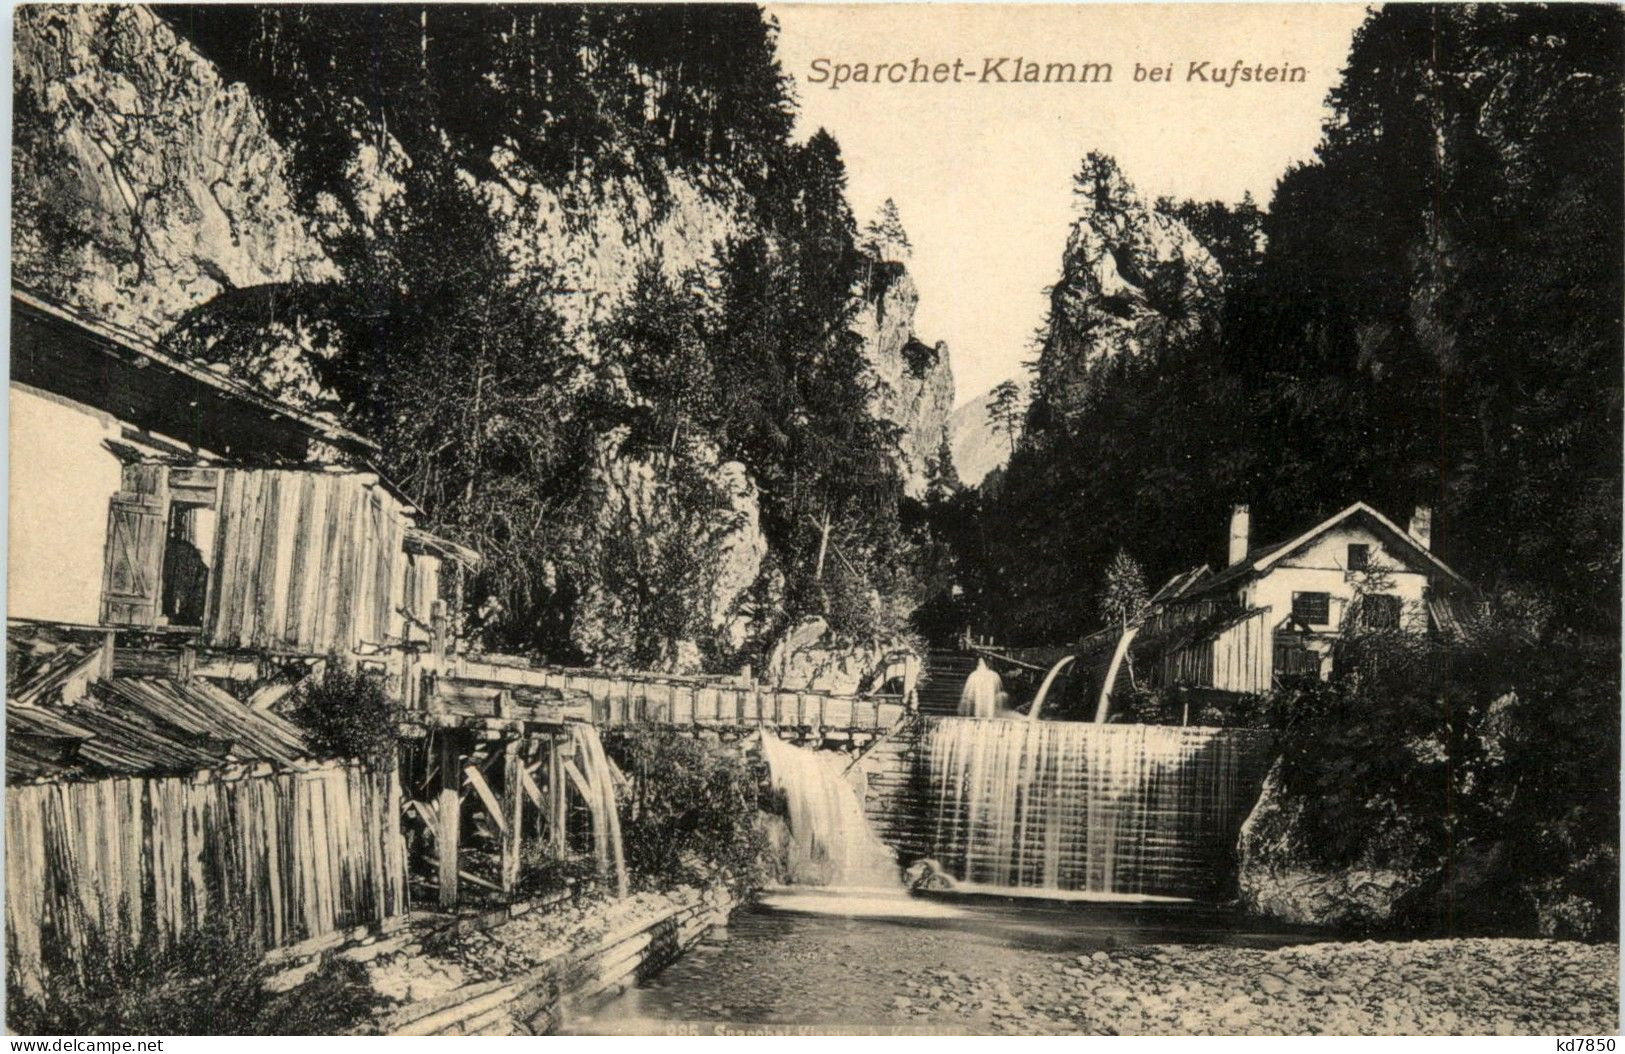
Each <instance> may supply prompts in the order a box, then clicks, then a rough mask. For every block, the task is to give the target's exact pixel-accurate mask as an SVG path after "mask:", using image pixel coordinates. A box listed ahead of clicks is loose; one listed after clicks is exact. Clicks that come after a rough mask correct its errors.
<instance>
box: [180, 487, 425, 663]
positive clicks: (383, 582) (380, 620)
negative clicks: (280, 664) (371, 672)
mask: <svg viewBox="0 0 1625 1054" xmlns="http://www.w3.org/2000/svg"><path fill="white" fill-rule="evenodd" d="M218 515H219V518H218V526H217V533H216V543H215V564H214V566H213V567H212V568H211V572H210V579H211V581H210V587H209V610H208V616H207V623H208V624H207V627H206V629H207V635H208V640H209V643H210V644H212V645H214V646H216V647H223V648H272V649H279V650H287V651H295V652H299V653H301V654H307V655H316V654H324V653H327V652H330V651H348V650H350V649H352V648H354V647H355V646H356V645H357V644H359V643H362V642H363V641H366V642H373V643H383V642H384V640H385V639H386V637H389V636H394V637H400V636H401V629H402V627H401V620H400V618H399V616H398V615H397V614H396V609H397V608H399V607H401V606H402V605H403V604H404V603H405V602H406V600H407V595H406V594H407V587H406V579H407V573H408V560H407V554H406V553H405V552H404V551H403V550H402V548H401V545H402V541H403V540H404V538H405V535H406V529H407V527H408V526H409V524H408V520H407V516H406V513H405V510H404V509H403V508H402V507H401V506H400V504H399V503H398V502H396V501H395V499H394V498H393V497H391V496H390V495H389V494H388V492H386V491H385V490H384V489H383V488H382V487H379V486H377V485H376V483H375V481H374V480H373V479H372V477H370V476H367V475H363V474H359V473H343V474H338V473H324V472H304V471H280V470H262V469H254V470H248V469H232V470H226V471H224V472H223V478H222V480H221V487H220V508H219V514H218ZM418 559H419V560H420V561H421V560H423V559H424V558H421V557H420V558H418ZM431 582H432V576H429V575H427V574H426V573H424V574H422V576H421V577H420V578H419V580H418V581H417V582H415V583H414V585H415V586H416V588H414V589H413V590H412V597H411V599H412V601H413V603H414V605H416V607H415V608H414V609H413V613H414V615H416V616H417V617H418V618H419V619H420V620H421V621H422V622H424V623H427V622H428V621H429V615H430V612H429V607H430V605H431V604H432V603H433V601H434V599H435V598H434V597H433V596H432V595H429V596H426V595H424V594H425V592H426V591H427V589H429V588H432V585H431Z"/></svg>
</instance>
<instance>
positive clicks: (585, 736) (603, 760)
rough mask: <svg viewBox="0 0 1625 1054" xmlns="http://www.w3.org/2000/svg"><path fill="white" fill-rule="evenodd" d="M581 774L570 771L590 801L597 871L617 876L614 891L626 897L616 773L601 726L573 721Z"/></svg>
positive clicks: (572, 726)
mask: <svg viewBox="0 0 1625 1054" xmlns="http://www.w3.org/2000/svg"><path fill="white" fill-rule="evenodd" d="M570 735H571V737H572V739H573V740H574V742H573V744H572V745H573V746H574V748H575V755H576V759H577V760H579V766H578V768H579V774H577V773H571V774H570V777H571V779H572V780H573V781H574V782H575V783H576V789H577V790H578V791H580V792H581V796H582V798H583V799H584V800H585V801H586V803H587V811H588V812H589V813H590V814H591V816H592V848H593V852H594V853H596V854H597V857H598V873H599V874H600V875H604V876H606V877H607V876H609V875H611V874H613V875H614V876H615V890H616V893H617V894H618V895H619V896H623V897H624V896H626V893H627V881H626V852H625V850H624V849H623V847H622V844H621V816H620V813H619V811H617V809H616V807H615V781H614V773H613V772H612V771H611V770H610V767H609V758H607V757H605V756H604V744H603V741H602V740H601V739H599V738H598V729H597V728H596V727H594V726H593V725H589V724H571V725H570Z"/></svg>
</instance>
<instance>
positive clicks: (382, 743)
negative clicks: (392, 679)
mask: <svg viewBox="0 0 1625 1054" xmlns="http://www.w3.org/2000/svg"><path fill="white" fill-rule="evenodd" d="M288 716H289V718H290V719H291V720H292V721H293V722H294V723H295V724H298V725H299V726H300V727H302V728H303V729H304V730H305V732H306V734H307V736H308V737H309V739H310V745H311V750H312V752H314V753H315V754H316V755H317V756H319V757H332V758H360V759H362V760H364V761H368V762H372V763H373V764H382V763H385V762H387V761H388V760H389V759H391V758H393V757H394V752H395V737H396V735H397V732H398V728H397V726H398V724H399V722H400V707H398V706H397V705H396V704H395V703H393V702H391V701H390V699H389V696H388V695H387V694H385V692H384V686H383V683H382V682H381V681H380V680H379V679H378V678H377V677H373V676H370V675H368V674H366V673H363V672H361V671H360V670H355V669H350V668H348V667H346V666H345V665H344V664H343V663H342V662H341V661H340V660H339V659H337V658H336V657H330V658H328V660H327V669H326V670H325V671H324V672H323V674H322V676H321V677H320V678H319V679H315V680H312V681H308V682H306V683H305V684H304V685H302V686H301V687H299V688H297V689H295V690H294V692H293V698H292V701H291V703H290V704H289V707H288Z"/></svg>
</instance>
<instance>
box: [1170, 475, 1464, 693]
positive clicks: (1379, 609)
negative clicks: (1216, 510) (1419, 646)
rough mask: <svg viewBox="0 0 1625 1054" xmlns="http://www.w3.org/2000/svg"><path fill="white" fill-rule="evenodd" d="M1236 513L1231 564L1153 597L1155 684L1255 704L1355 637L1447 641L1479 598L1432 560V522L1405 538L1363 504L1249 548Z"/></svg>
mask: <svg viewBox="0 0 1625 1054" xmlns="http://www.w3.org/2000/svg"><path fill="white" fill-rule="evenodd" d="M1250 527H1251V516H1250V513H1249V510H1248V508H1247V506H1245V505H1238V506H1236V508H1235V509H1234V510H1233V511H1232V515H1231V524H1230V545H1229V554H1228V555H1229V561H1228V565H1227V566H1226V567H1224V568H1223V569H1222V570H1220V571H1218V572H1217V573H1215V572H1213V571H1212V570H1211V569H1210V568H1209V567H1208V566H1206V565H1203V566H1200V567H1196V568H1193V569H1191V570H1190V571H1187V572H1185V573H1184V574H1181V575H1176V576H1175V577H1174V578H1173V579H1171V580H1170V581H1169V582H1168V583H1167V584H1166V585H1164V586H1163V587H1162V589H1160V590H1158V591H1157V593H1156V594H1155V595H1154V596H1153V597H1152V599H1151V614H1150V617H1149V619H1148V620H1147V621H1148V630H1149V632H1147V633H1145V634H1143V635H1142V639H1144V640H1147V641H1155V642H1156V647H1157V651H1158V655H1157V656H1156V658H1155V661H1154V662H1153V663H1152V664H1151V667H1152V676H1153V679H1154V680H1156V681H1157V682H1159V683H1163V684H1169V685H1175V686H1181V687H1191V688H1206V689H1212V690H1214V691H1219V692H1229V693H1248V694H1260V693H1263V692H1267V691H1269V690H1270V689H1271V688H1273V687H1276V686H1278V685H1280V684H1281V683H1282V682H1283V681H1288V680H1290V679H1292V678H1295V677H1319V678H1324V677H1325V676H1328V675H1329V674H1330V672H1331V656H1332V644H1333V642H1334V641H1335V640H1336V639H1337V638H1338V636H1340V635H1341V634H1343V633H1344V632H1346V631H1348V630H1351V629H1403V630H1409V631H1412V632H1418V633H1421V632H1450V631H1452V630H1453V629H1454V628H1455V627H1456V626H1457V625H1458V624H1459V620H1460V614H1461V612H1462V610H1463V606H1464V605H1465V604H1467V603H1468V602H1470V601H1471V599H1472V598H1473V597H1474V595H1475V592H1474V590H1473V588H1472V586H1471V585H1470V584H1469V583H1468V582H1467V581H1466V580H1464V579H1463V578H1462V577H1461V576H1460V575H1458V574H1457V573H1456V572H1455V571H1453V570H1451V569H1450V567H1449V566H1448V565H1446V564H1445V562H1444V561H1443V560H1441V559H1439V557H1438V555H1437V554H1436V553H1434V552H1433V551H1432V545H1431V542H1432V529H1431V527H1432V513H1431V511H1430V510H1428V509H1426V508H1418V509H1417V510H1416V513H1415V515H1414V516H1413V517H1412V519H1411V523H1410V527H1409V528H1408V529H1402V528H1400V527H1399V525H1398V524H1396V523H1394V522H1393V521H1392V520H1390V519H1389V518H1388V517H1386V516H1384V515H1383V514H1382V513H1380V512H1378V511H1377V510H1376V509H1374V508H1372V507H1371V506H1369V505H1367V504H1365V503H1364V502H1355V503H1354V504H1353V505H1350V506H1349V507H1348V508H1346V509H1343V510H1342V511H1341V512H1338V513H1337V514H1336V515H1334V516H1330V517H1328V518H1326V519H1325V520H1323V521H1321V522H1320V523H1317V524H1315V525H1313V526H1311V527H1309V528H1308V529H1307V530H1305V531H1303V532H1302V533H1301V534H1298V535H1296V536H1295V537H1293V538H1290V539H1287V540H1286V541H1282V542H1275V543H1271V544H1267V545H1261V546H1255V545H1253V544H1252V541H1251V529H1250Z"/></svg>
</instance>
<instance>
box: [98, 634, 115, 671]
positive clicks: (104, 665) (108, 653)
mask: <svg viewBox="0 0 1625 1054" xmlns="http://www.w3.org/2000/svg"><path fill="white" fill-rule="evenodd" d="M117 651H118V634H117V633H115V632H114V631H112V630H108V631H107V632H106V633H103V634H102V647H101V656H100V663H99V666H98V669H97V678H98V679H99V680H103V681H111V680H112V679H113V655H114V653H115V652H117Z"/></svg>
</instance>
